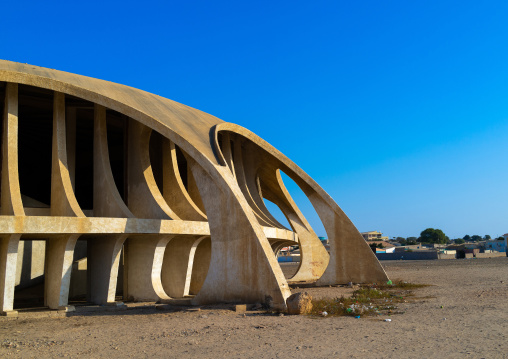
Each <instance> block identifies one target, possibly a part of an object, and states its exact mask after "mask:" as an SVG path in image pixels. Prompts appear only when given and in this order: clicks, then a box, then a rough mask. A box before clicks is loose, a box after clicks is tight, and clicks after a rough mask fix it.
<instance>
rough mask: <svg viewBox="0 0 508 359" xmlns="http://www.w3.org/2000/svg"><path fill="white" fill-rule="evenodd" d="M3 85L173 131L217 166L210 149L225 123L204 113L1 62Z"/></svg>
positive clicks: (59, 73) (131, 91)
mask: <svg viewBox="0 0 508 359" xmlns="http://www.w3.org/2000/svg"><path fill="white" fill-rule="evenodd" d="M0 81H6V82H15V83H19V84H25V85H31V86H36V87H41V88H45V89H49V90H54V91H59V92H63V93H66V94H69V95H73V96H76V97H80V98H83V99H86V100H89V101H91V102H94V103H99V104H101V105H103V106H105V107H107V108H111V109H113V110H116V111H118V112H121V113H124V114H126V115H129V116H131V117H135V118H138V119H140V120H141V119H142V120H143V121H144V122H145V123H144V124H145V125H147V126H149V127H151V128H153V129H155V130H157V131H159V132H167V131H168V130H170V131H171V132H172V133H174V134H175V139H174V140H175V142H176V143H177V144H178V145H179V146H181V147H183V148H184V149H185V150H189V149H188V148H185V147H186V146H185V144H184V143H183V142H182V143H178V142H179V141H178V139H180V138H185V141H187V142H189V144H191V145H192V146H193V147H195V148H196V149H197V151H198V152H199V153H200V154H202V155H204V156H206V158H207V159H208V160H210V161H212V162H213V163H215V164H217V160H216V158H215V155H214V154H213V150H212V147H211V146H210V129H211V128H212V127H213V126H214V125H216V124H219V123H222V122H224V121H222V120H220V119H218V118H217V117H215V116H212V115H210V114H208V113H205V112H203V111H200V110H197V109H194V108H192V107H189V106H186V105H183V104H181V103H178V102H175V101H172V100H169V99H167V98H164V97H161V96H157V95H154V94H152V93H149V92H146V91H142V90H138V89H136V88H133V87H129V86H125V85H120V84H117V83H114V82H109V81H104V80H98V79H95V78H91V77H86V76H81V75H76V74H72V73H69V72H64V71H58V70H53V69H47V68H44V67H38V66H33V65H27V64H21V63H17V62H11V61H5V60H0ZM161 130H162V131H161Z"/></svg>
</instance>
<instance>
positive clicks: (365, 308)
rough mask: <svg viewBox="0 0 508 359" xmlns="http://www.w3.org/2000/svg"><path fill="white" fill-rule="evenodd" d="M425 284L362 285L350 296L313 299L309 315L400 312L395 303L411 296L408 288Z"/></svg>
mask: <svg viewBox="0 0 508 359" xmlns="http://www.w3.org/2000/svg"><path fill="white" fill-rule="evenodd" d="M426 286H428V285H427V284H416V283H408V282H403V281H396V282H394V283H391V282H388V283H384V284H381V285H379V284H370V285H364V286H362V287H360V288H359V289H357V290H355V291H354V292H353V295H352V296H351V297H344V296H341V297H340V298H322V299H313V300H312V312H311V315H319V316H328V315H331V316H354V317H363V316H369V315H380V314H396V313H400V312H395V309H397V307H396V305H395V304H397V303H400V302H404V301H406V300H405V299H406V298H407V297H408V296H412V295H413V293H412V291H411V290H410V289H416V288H422V287H426Z"/></svg>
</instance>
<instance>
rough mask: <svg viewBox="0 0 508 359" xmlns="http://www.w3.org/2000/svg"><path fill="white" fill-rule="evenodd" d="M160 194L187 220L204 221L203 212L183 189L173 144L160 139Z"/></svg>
mask: <svg viewBox="0 0 508 359" xmlns="http://www.w3.org/2000/svg"><path fill="white" fill-rule="evenodd" d="M162 187H163V188H162V194H163V196H164V199H165V200H166V202H167V203H168V205H169V206H170V207H171V208H172V209H174V211H176V213H178V215H179V216H180V217H181V218H182V219H185V220H187V221H206V216H205V214H204V213H203V212H202V211H201V210H200V209H199V208H198V206H196V204H195V203H194V201H193V200H192V199H191V197H190V196H189V193H188V192H187V190H186V189H185V186H184V185H183V182H182V177H181V176H180V170H179V169H178V161H177V158H176V148H175V144H174V143H173V142H171V141H170V140H168V139H166V138H164V139H163V140H162Z"/></svg>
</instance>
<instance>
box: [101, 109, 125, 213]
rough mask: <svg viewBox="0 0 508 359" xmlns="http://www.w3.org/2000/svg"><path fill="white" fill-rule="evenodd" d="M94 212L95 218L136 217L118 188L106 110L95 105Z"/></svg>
mask: <svg viewBox="0 0 508 359" xmlns="http://www.w3.org/2000/svg"><path fill="white" fill-rule="evenodd" d="M93 163H94V165H93V171H94V172H93V177H94V178H93V181H94V186H93V207H94V208H93V212H94V216H95V217H120V218H131V217H134V215H133V214H132V213H131V211H130V210H129V209H128V208H127V206H126V205H125V202H124V201H123V200H122V197H121V196H120V193H119V192H118V188H117V187H116V184H115V180H114V178H113V173H112V172H111V164H110V161H109V150H108V131H107V126H106V108H105V107H104V106H101V105H98V104H95V109H94V137H93Z"/></svg>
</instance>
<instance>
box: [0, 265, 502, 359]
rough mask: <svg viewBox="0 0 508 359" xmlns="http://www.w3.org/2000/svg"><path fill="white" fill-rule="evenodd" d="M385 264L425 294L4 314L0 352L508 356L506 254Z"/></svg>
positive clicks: (317, 292)
mask: <svg viewBox="0 0 508 359" xmlns="http://www.w3.org/2000/svg"><path fill="white" fill-rule="evenodd" d="M383 265H384V267H385V268H386V271H387V273H388V275H389V276H390V278H391V279H394V280H395V279H402V280H405V281H410V282H413V283H427V284H431V285H432V286H430V287H426V288H421V289H416V290H415V292H414V294H415V295H416V296H418V297H422V298H423V299H421V300H419V301H416V302H410V303H402V304H400V305H399V309H400V310H401V311H404V312H405V313H404V314H397V315H392V316H391V317H390V319H392V321H391V322H385V321H383V319H385V318H388V317H386V316H382V317H370V318H361V319H355V318H352V317H326V318H320V317H319V318H317V317H311V316H289V315H285V316H278V315H267V314H262V313H261V312H247V313H246V315H245V316H244V315H243V314H241V313H237V312H234V311H231V310H227V309H219V308H201V310H199V311H179V312H171V311H168V310H166V311H164V310H156V309H154V307H153V306H152V307H148V308H144V309H143V308H140V309H129V310H125V311H114V312H104V311H102V312H97V313H87V314H83V313H80V314H79V315H73V316H70V317H55V318H31V317H20V318H18V319H6V318H2V319H0V357H21V358H50V357H51V358H54V357H73V358H74V357H79V356H84V357H91V358H105V357H106V358H108V357H109V358H116V357H122V358H124V357H127V358H130V357H132V358H152V357H161V358H464V357H465V358H508V341H507V336H508V258H506V257H505V258H492V259H467V260H440V261H392V262H383ZM283 269H284V270H285V271H286V272H289V271H291V270H293V269H294V267H291V265H284V268H283ZM302 290H306V291H308V292H310V293H311V294H312V295H314V296H316V297H317V296H329V297H335V296H337V295H340V294H341V293H344V292H345V291H346V292H347V291H348V290H349V289H346V288H336V287H332V288H328V287H327V288H305V289H301V288H300V289H294V291H295V292H296V291H302ZM441 306H442V308H441Z"/></svg>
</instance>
